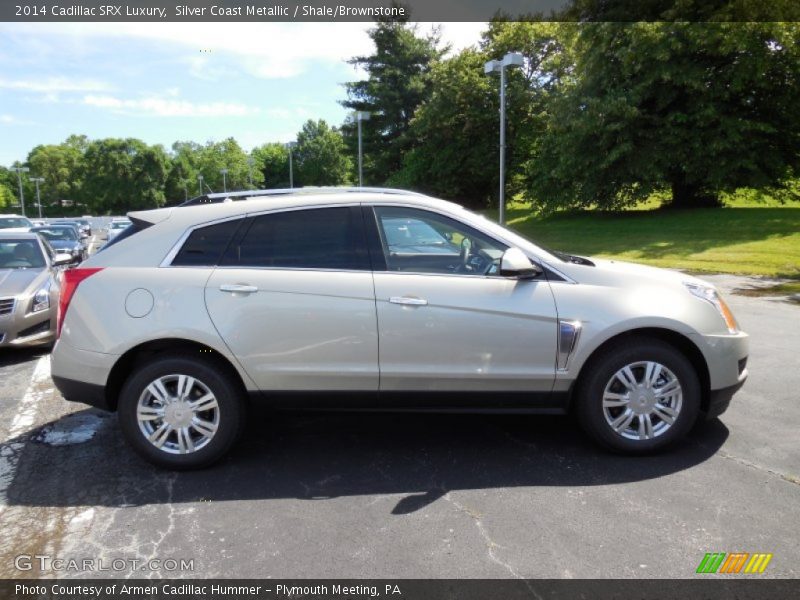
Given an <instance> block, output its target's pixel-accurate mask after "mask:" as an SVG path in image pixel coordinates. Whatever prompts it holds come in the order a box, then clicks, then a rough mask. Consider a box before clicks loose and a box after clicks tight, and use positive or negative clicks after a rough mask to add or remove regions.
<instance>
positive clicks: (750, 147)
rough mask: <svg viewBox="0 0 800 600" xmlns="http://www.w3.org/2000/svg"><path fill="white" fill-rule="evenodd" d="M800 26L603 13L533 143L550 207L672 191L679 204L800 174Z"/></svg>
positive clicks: (533, 169)
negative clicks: (606, 16) (633, 18)
mask: <svg viewBox="0 0 800 600" xmlns="http://www.w3.org/2000/svg"><path fill="white" fill-rule="evenodd" d="M798 40H800V24H798V23H629V24H622V23H594V24H584V25H582V26H581V28H580V33H579V35H578V37H577V40H576V57H577V58H576V61H575V68H574V71H573V72H572V73H571V75H570V78H569V80H568V81H565V82H564V85H563V86H562V89H561V91H560V93H559V94H558V95H557V97H555V98H554V101H553V102H552V103H551V105H550V106H549V107H548V112H547V127H546V130H545V132H544V133H543V135H542V137H541V138H540V139H539V140H537V141H536V142H535V144H534V147H533V148H532V152H531V159H530V161H529V163H528V175H529V190H530V192H531V194H532V195H533V197H534V198H537V199H539V200H540V201H542V202H544V203H546V204H547V205H548V206H550V207H582V206H592V205H597V206H603V207H617V206H625V205H630V204H632V203H635V202H637V201H639V200H641V199H643V198H646V197H648V196H649V195H650V194H651V193H652V192H654V191H660V190H663V189H669V190H671V192H672V204H673V205H674V206H679V207H689V206H698V205H716V204H718V198H719V194H720V192H727V191H733V190H735V189H736V188H740V187H751V188H755V189H762V190H771V191H772V192H774V193H781V192H783V193H784V194H785V195H786V194H788V193H789V191H788V190H791V189H792V188H791V181H792V180H793V179H794V178H796V177H797V175H798V174H800V110H798V108H797V98H798V97H800V44H798Z"/></svg>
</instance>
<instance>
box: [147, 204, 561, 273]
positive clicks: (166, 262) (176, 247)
mask: <svg viewBox="0 0 800 600" xmlns="http://www.w3.org/2000/svg"><path fill="white" fill-rule="evenodd" d="M244 206H246V204H243V207H244ZM352 206H368V207H370V208H375V207H380V206H390V207H396V208H413V209H416V210H422V211H428V212H432V213H435V214H437V215H441V216H443V217H447V218H449V219H453V220H454V221H457V222H459V223H461V224H463V225H464V226H466V227H471V228H472V229H476V230H478V231H479V232H480V233H482V234H483V235H485V236H487V237H488V238H490V239H493V240H495V241H496V242H499V243H501V244H503V245H504V246H507V247H509V248H511V247H514V244H512V243H511V242H510V241H509V240H506V239H504V238H502V237H498V236H497V235H495V234H494V233H489V232H488V231H486V230H484V229H483V228H481V227H480V226H479V225H476V224H473V223H465V222H464V221H463V220H462V219H459V218H458V216H457V215H454V214H452V213H450V212H446V211H444V210H441V209H439V208H438V207H430V206H420V205H419V204H411V203H406V202H374V201H370V200H366V201H364V200H354V201H352V202H341V203H340V202H337V203H335V204H328V203H323V204H309V205H306V206H284V207H280V208H265V209H263V210H258V211H243V212H242V213H240V214H238V215H234V216H228V217H223V218H220V219H214V220H211V221H203V222H202V223H198V224H196V225H192V226H191V227H189V228H188V229H187V230H186V231H184V232H183V234H181V236H180V237H179V238H178V239H177V241H176V242H175V244H173V246H172V247H171V248H170V250H169V252H167V254H166V256H165V257H164V259H163V260H162V261H161V263H160V264H159V265H158V266H159V268H172V269H214V268H216V269H231V268H233V269H271V270H283V271H287V270H288V271H297V270H306V271H328V272H330V271H341V272H343V273H364V272H369V271H370V270H355V269H317V268H309V267H305V268H302V269H300V268H296V269H292V268H288V267H246V266H241V267H239V266H219V265H217V266H214V265H194V266H192V265H173V264H171V263H172V261H173V260H174V259H175V257H176V256H177V255H178V252H180V249H181V248H182V247H183V244H184V243H185V242H186V240H187V239H188V237H189V236H190V235H191V234H192V233H193V232H194V230H195V229H199V228H201V227H208V226H210V225H217V224H219V223H224V222H226V221H235V220H236V219H246V218H248V217H258V216H262V215H266V214H272V213H281V212H288V211H297V210H313V209H318V208H342V207H352ZM375 226H376V227H377V226H378V224H377V222H376V223H375ZM534 245H535V244H534ZM525 254H526V256H527V257H528V258H529V259H530V260H532V261H535V262H537V263H538V264H539V265H544V266H546V267H547V268H548V269H550V270H551V271H553V272H555V273H556V274H557V275H558V276H559V277H562V278H563V279H564V282H566V283H570V284H576V283H577V281H575V280H574V279H573V278H572V277H570V276H569V275H565V274H564V273H563V272H562V271H560V270H559V269H557V268H555V267H553V265H552V264H551V263H550V262H546V261H544V260H543V259H542V258H541V257H539V256H537V255H535V254H531V253H529V252H526V253H525ZM371 272H373V273H395V274H398V275H402V274H406V275H428V276H430V275H433V276H437V277H471V278H480V279H507V280H508V279H513V278H504V277H500V276H491V275H483V274H481V275H468V274H460V273H459V274H456V273H425V272H417V271H388V270H386V271H374V270H373V271H371ZM544 280H545V281H548V283H558V282H551V281H549V280H547V279H546V278H544ZM531 281H539V280H538V279H533V280H531Z"/></svg>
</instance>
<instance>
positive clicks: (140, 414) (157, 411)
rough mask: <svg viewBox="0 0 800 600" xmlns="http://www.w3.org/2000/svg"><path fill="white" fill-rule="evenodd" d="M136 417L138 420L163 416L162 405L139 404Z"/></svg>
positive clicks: (152, 419)
mask: <svg viewBox="0 0 800 600" xmlns="http://www.w3.org/2000/svg"><path fill="white" fill-rule="evenodd" d="M136 418H137V419H139V420H140V421H156V420H158V419H163V418H164V408H163V407H162V406H140V407H139V408H138V409H137V411H136Z"/></svg>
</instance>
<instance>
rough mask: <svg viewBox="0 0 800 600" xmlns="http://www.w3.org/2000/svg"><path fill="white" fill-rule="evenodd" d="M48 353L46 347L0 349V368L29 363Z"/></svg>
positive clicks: (48, 350)
mask: <svg viewBox="0 0 800 600" xmlns="http://www.w3.org/2000/svg"><path fill="white" fill-rule="evenodd" d="M49 353H50V348H49V347H46V346H37V347H34V348H0V368H2V367H10V366H13V365H19V364H22V363H25V362H30V361H32V360H35V359H37V358H41V357H42V356H44V355H45V354H49Z"/></svg>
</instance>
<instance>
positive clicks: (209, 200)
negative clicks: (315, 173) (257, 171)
mask: <svg viewBox="0 0 800 600" xmlns="http://www.w3.org/2000/svg"><path fill="white" fill-rule="evenodd" d="M346 193H356V194H357V193H362V194H364V193H378V194H396V195H398V196H424V195H425V194H420V193H418V192H409V191H408V190H398V189H395V188H382V187H346V186H343V187H296V188H276V189H271V190H242V191H238V192H216V193H212V194H204V195H202V196H197V197H195V198H191V199H190V200H187V201H186V202H183V203H181V204H179V205H178V206H194V205H196V204H216V203H219V202H226V201H233V202H236V201H240V200H249V199H251V198H261V197H265V196H285V195H290V194H291V195H301V194H346ZM229 199H230V200H229Z"/></svg>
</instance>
